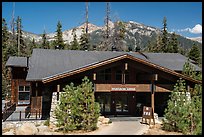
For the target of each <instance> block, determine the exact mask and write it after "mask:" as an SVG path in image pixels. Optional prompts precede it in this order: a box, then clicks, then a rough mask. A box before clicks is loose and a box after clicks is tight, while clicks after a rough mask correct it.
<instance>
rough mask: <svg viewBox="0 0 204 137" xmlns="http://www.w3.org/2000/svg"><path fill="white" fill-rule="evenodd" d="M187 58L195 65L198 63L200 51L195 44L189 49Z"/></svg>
mask: <svg viewBox="0 0 204 137" xmlns="http://www.w3.org/2000/svg"><path fill="white" fill-rule="evenodd" d="M188 57H189V58H190V59H192V60H194V61H195V62H196V63H198V64H199V63H200V50H199V48H198V46H197V45H195V43H194V44H193V46H192V48H191V49H190V51H189V53H188Z"/></svg>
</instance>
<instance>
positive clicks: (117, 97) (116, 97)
mask: <svg viewBox="0 0 204 137" xmlns="http://www.w3.org/2000/svg"><path fill="white" fill-rule="evenodd" d="M111 98H112V102H113V103H112V113H113V114H115V115H132V116H134V115H135V102H136V100H135V99H136V98H135V92H120V91H119V92H115V91H114V92H112V93H111Z"/></svg>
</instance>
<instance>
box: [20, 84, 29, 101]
mask: <svg viewBox="0 0 204 137" xmlns="http://www.w3.org/2000/svg"><path fill="white" fill-rule="evenodd" d="M18 104H30V86H19V87H18Z"/></svg>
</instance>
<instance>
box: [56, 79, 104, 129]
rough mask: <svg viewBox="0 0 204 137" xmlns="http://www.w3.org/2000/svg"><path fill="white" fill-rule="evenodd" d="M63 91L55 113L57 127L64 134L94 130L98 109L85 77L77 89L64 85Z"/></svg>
mask: <svg viewBox="0 0 204 137" xmlns="http://www.w3.org/2000/svg"><path fill="white" fill-rule="evenodd" d="M63 90H64V92H62V93H61V95H60V103H59V104H58V106H57V108H56V111H55V115H56V118H57V122H58V125H57V126H58V127H60V128H62V129H63V131H64V132H67V131H73V130H94V129H96V128H97V119H98V117H99V114H100V108H99V104H98V103H96V102H95V100H94V92H93V88H92V83H91V82H90V81H89V79H88V78H87V77H85V78H84V79H83V80H82V84H81V85H79V86H77V87H75V86H74V84H73V83H71V84H70V85H66V87H65V88H64V89H63Z"/></svg>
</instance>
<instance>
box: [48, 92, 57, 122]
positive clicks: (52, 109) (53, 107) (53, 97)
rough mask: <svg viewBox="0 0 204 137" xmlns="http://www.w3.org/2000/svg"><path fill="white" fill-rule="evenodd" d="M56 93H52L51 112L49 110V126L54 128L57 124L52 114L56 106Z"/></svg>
mask: <svg viewBox="0 0 204 137" xmlns="http://www.w3.org/2000/svg"><path fill="white" fill-rule="evenodd" d="M58 102H59V101H57V92H53V93H52V103H51V110H50V125H52V126H54V125H56V124H57V120H56V116H55V114H54V111H55V108H56V106H57V103H58Z"/></svg>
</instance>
